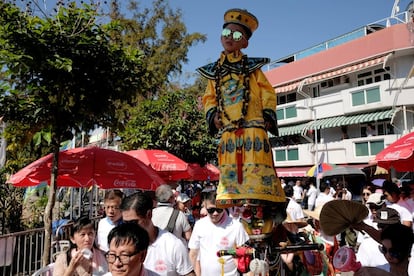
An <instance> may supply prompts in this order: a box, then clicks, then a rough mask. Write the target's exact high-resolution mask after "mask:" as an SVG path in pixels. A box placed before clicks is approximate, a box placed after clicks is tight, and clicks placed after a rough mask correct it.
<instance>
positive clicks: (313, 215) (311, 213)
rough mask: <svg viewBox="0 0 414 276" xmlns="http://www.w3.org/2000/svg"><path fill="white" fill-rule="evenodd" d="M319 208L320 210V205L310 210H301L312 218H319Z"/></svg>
mask: <svg viewBox="0 0 414 276" xmlns="http://www.w3.org/2000/svg"><path fill="white" fill-rule="evenodd" d="M321 210H322V206H319V207H317V208H315V209H314V210H313V211H310V210H303V212H304V213H305V214H306V215H307V216H308V217H311V218H313V219H316V220H319V217H320V215H321Z"/></svg>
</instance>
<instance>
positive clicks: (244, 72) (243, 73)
mask: <svg viewBox="0 0 414 276" xmlns="http://www.w3.org/2000/svg"><path fill="white" fill-rule="evenodd" d="M216 64H217V66H216V70H215V84H216V85H215V89H216V100H217V106H218V108H217V112H218V118H219V121H220V122H221V114H223V115H224V117H226V119H227V120H228V121H229V122H231V123H232V124H233V125H235V126H237V128H241V127H242V125H243V123H244V118H245V117H246V115H247V108H248V106H249V100H250V86H249V80H250V78H249V66H248V62H247V55H243V56H242V59H241V70H240V72H239V75H240V78H241V79H243V87H244V89H242V90H243V103H242V110H241V114H240V118H238V119H233V120H232V119H231V118H230V116H229V114H228V113H227V112H226V110H225V108H224V100H223V97H222V92H221V89H220V87H221V77H220V75H221V71H222V70H223V68H222V67H221V64H220V59H219V60H218V61H217V63H216ZM224 70H225V69H224Z"/></svg>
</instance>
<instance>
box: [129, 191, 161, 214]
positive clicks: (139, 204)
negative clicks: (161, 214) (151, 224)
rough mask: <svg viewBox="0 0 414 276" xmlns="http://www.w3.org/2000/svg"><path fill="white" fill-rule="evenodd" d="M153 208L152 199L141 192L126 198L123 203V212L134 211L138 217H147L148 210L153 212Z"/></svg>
mask: <svg viewBox="0 0 414 276" xmlns="http://www.w3.org/2000/svg"><path fill="white" fill-rule="evenodd" d="M152 207H153V202H152V198H151V197H150V196H149V195H148V194H146V193H141V192H137V193H134V194H131V195H129V196H127V197H125V198H124V199H123V200H122V203H121V211H128V210H134V211H135V213H136V214H137V215H138V216H146V214H147V212H148V210H152Z"/></svg>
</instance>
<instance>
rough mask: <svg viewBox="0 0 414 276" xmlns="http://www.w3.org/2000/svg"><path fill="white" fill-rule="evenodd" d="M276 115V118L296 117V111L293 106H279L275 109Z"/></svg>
mask: <svg viewBox="0 0 414 276" xmlns="http://www.w3.org/2000/svg"><path fill="white" fill-rule="evenodd" d="M276 116H277V119H278V120H284V119H290V118H296V117H297V116H298V113H297V111H296V107H295V106H288V107H285V108H279V109H277V110H276Z"/></svg>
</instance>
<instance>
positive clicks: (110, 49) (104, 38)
mask: <svg viewBox="0 0 414 276" xmlns="http://www.w3.org/2000/svg"><path fill="white" fill-rule="evenodd" d="M97 17H98V14H97V13H96V9H95V8H94V7H93V6H89V5H82V7H78V6H77V5H76V4H75V3H74V2H72V3H70V4H67V5H66V6H60V7H59V10H58V12H57V14H56V15H55V16H53V17H46V18H40V17H37V16H34V15H31V14H29V13H25V12H22V11H21V10H20V9H19V8H18V7H16V6H15V5H13V4H8V3H5V2H0V66H1V72H2V85H1V86H0V110H1V114H0V116H2V117H3V120H4V121H5V122H6V123H7V124H9V125H10V126H16V125H18V124H22V125H23V126H24V127H26V128H27V132H26V133H27V134H28V138H29V139H30V138H34V137H36V138H37V140H38V141H42V140H45V141H50V142H51V147H52V150H53V153H54V161H53V166H52V179H51V187H50V196H49V201H48V205H47V207H46V210H45V229H46V239H45V250H44V252H45V253H44V256H43V264H46V263H48V262H49V252H50V250H49V248H50V234H51V221H52V212H51V211H52V209H53V206H54V202H55V190H56V183H55V179H56V175H57V169H58V168H57V164H58V152H59V145H60V142H61V141H63V140H65V139H66V138H67V137H68V134H70V131H71V130H72V129H82V130H85V131H88V130H90V129H92V128H94V127H95V126H96V125H103V126H112V127H114V128H116V127H117V126H119V125H120V124H119V123H120V118H122V116H120V114H119V113H117V111H118V110H122V109H121V107H122V106H124V104H125V103H128V102H132V101H133V100H134V98H135V97H136V96H137V93H138V92H140V91H142V86H141V85H142V83H143V82H142V78H143V76H145V70H144V69H143V67H142V63H141V58H142V54H143V53H142V51H139V50H138V49H136V48H132V47H123V46H122V45H119V44H116V43H112V41H111V32H112V31H113V30H114V28H116V27H118V25H117V24H116V22H110V23H109V24H105V25H101V24H98V23H97V21H96V19H97ZM8 130H10V128H8ZM39 133H40V134H39ZM35 135H37V136H39V135H40V137H37V136H35ZM31 140H32V139H31Z"/></svg>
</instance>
